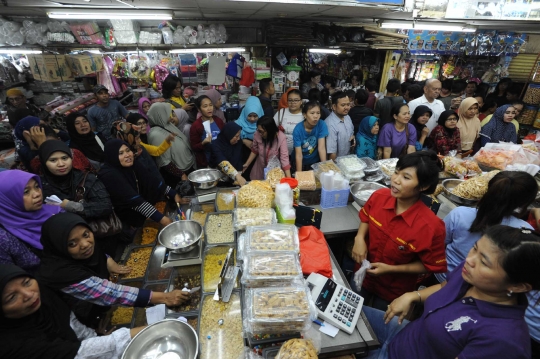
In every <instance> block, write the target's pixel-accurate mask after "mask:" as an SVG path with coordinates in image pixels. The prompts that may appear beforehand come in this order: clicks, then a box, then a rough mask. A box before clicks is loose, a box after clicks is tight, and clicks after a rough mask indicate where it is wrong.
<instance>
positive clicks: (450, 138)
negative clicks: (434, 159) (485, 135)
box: [428, 110, 461, 156]
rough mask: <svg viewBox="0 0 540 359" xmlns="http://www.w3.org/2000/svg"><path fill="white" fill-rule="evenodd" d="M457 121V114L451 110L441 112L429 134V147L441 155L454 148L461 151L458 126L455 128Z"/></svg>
mask: <svg viewBox="0 0 540 359" xmlns="http://www.w3.org/2000/svg"><path fill="white" fill-rule="evenodd" d="M458 121H459V116H458V115H457V114H456V113H455V112H454V111H453V110H448V111H444V112H443V113H441V114H440V116H439V119H438V120H437V123H438V125H437V126H435V128H434V129H433V131H431V134H430V135H429V138H430V145H429V146H428V147H429V149H430V150H433V151H435V153H437V154H439V155H441V156H446V155H448V153H449V152H450V151H454V150H455V151H457V153H458V154H459V153H461V136H460V133H459V128H457V123H458Z"/></svg>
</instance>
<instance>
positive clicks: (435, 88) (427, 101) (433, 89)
mask: <svg viewBox="0 0 540 359" xmlns="http://www.w3.org/2000/svg"><path fill="white" fill-rule="evenodd" d="M441 87H442V84H441V82H440V81H439V80H437V79H429V80H427V81H426V85H425V86H424V95H423V96H422V97H419V98H417V99H416V100H412V101H411V102H409V111H410V112H411V115H412V114H413V113H414V110H415V109H416V107H418V106H420V105H424V106H427V107H429V108H430V109H431V111H433V115H432V116H431V117H430V119H429V121H428V122H427V123H426V126H427V127H428V128H429V131H431V130H433V129H434V128H435V126H437V121H438V120H439V115H440V114H441V113H442V112H443V111H444V110H445V109H444V104H443V103H442V101H441V100H437V97H439V93H440V92H441Z"/></svg>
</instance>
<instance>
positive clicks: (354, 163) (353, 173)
mask: <svg viewBox="0 0 540 359" xmlns="http://www.w3.org/2000/svg"><path fill="white" fill-rule="evenodd" d="M336 162H337V165H338V167H339V168H340V169H341V172H342V173H343V175H344V176H345V177H347V178H349V179H356V178H363V177H364V168H366V164H365V163H364V162H363V161H362V160H361V159H359V158H358V157H357V156H356V155H349V156H343V157H338V158H337V160H336Z"/></svg>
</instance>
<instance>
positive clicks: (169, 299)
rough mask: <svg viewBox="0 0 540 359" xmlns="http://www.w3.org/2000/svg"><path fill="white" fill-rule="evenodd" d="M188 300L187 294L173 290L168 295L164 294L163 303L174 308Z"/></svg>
mask: <svg viewBox="0 0 540 359" xmlns="http://www.w3.org/2000/svg"><path fill="white" fill-rule="evenodd" d="M189 298H190V295H189V292H183V291H181V290H179V289H175V290H173V291H172V292H170V293H165V300H164V303H163V304H165V305H166V306H168V307H176V306H178V305H180V304H182V303H184V302H186V301H188V300H189Z"/></svg>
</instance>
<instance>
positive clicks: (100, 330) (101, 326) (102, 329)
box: [95, 318, 116, 336]
mask: <svg viewBox="0 0 540 359" xmlns="http://www.w3.org/2000/svg"><path fill="white" fill-rule="evenodd" d="M109 319H110V318H102V319H100V320H99V323H98V326H97V328H96V330H95V331H96V334H97V335H98V336H103V335H109V334H111V333H112V332H114V331H115V330H116V327H112V328H111V329H109V330H107V323H108V322H109Z"/></svg>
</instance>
